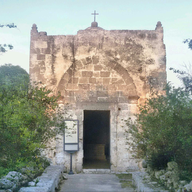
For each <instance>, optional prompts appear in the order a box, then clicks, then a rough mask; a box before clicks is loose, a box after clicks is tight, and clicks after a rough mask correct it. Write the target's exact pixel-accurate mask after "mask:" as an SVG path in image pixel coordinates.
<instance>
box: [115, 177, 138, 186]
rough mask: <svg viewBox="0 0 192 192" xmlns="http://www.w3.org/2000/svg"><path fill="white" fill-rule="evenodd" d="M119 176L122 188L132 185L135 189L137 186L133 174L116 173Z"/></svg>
mask: <svg viewBox="0 0 192 192" xmlns="http://www.w3.org/2000/svg"><path fill="white" fill-rule="evenodd" d="M116 176H117V177H118V178H119V181H120V183H121V187H122V188H127V187H131V188H133V189H135V186H134V185H133V184H132V174H116Z"/></svg>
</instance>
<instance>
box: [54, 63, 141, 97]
mask: <svg viewBox="0 0 192 192" xmlns="http://www.w3.org/2000/svg"><path fill="white" fill-rule="evenodd" d="M82 63H83V61H75V62H74V63H73V64H72V65H71V66H70V67H69V68H68V70H67V71H66V72H65V73H64V74H63V76H62V78H61V80H60V82H59V84H58V87H57V90H58V91H61V90H62V89H63V88H64V87H66V85H67V84H68V83H76V82H75V79H74V78H73V80H72V77H73V75H74V73H75V72H77V71H79V70H81V69H83V68H84V67H86V66H88V65H91V64H92V63H91V62H90V63H88V64H87V65H83V64H82ZM94 66H96V65H94ZM104 66H106V67H108V68H109V69H112V70H114V71H116V73H117V74H119V75H120V76H121V78H122V79H123V80H124V82H125V84H126V85H125V86H126V89H127V90H129V91H128V97H129V99H134V100H137V99H138V98H139V96H138V94H137V90H136V86H135V84H134V82H133V79H132V78H131V76H130V75H129V73H128V71H127V70H126V69H125V68H124V67H123V66H122V65H120V64H119V63H117V62H115V61H107V62H106V63H105V65H104ZM89 73H90V76H91V71H90V72H89ZM87 75H89V74H87Z"/></svg>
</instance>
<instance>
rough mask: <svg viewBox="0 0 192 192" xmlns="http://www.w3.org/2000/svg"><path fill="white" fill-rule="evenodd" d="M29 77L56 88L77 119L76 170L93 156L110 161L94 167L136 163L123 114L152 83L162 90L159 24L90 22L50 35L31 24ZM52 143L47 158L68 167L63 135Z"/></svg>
mask: <svg viewBox="0 0 192 192" xmlns="http://www.w3.org/2000/svg"><path fill="white" fill-rule="evenodd" d="M30 77H31V79H32V81H41V82H42V83H43V85H45V86H46V87H47V88H49V89H51V90H53V91H54V92H55V93H57V92H58V91H59V92H60V93H61V98H60V101H59V103H60V106H63V107H66V106H67V113H68V114H67V115H68V116H67V117H66V118H67V119H75V120H78V121H79V151H78V152H76V153H75V154H74V155H73V169H74V170H75V171H77V172H81V171H82V170H84V169H85V168H87V167H88V168H90V167H89V163H90V164H91V162H92V161H94V160H95V161H97V160H98V161H105V162H108V164H107V163H106V165H103V167H102V166H101V167H94V163H93V165H91V166H92V167H91V168H92V169H97V168H107V169H109V170H110V171H111V172H121V171H126V170H130V169H136V168H137V163H136V161H135V159H133V158H132V155H131V154H130V152H129V150H128V147H129V146H128V144H127V138H126V130H127V129H128V128H127V126H126V125H125V122H124V119H128V118H129V117H131V118H134V113H136V112H137V106H138V104H142V103H143V102H144V100H145V99H146V98H147V97H149V95H150V90H151V88H154V89H157V90H162V89H163V88H164V86H165V84H166V52H165V45H164V43H163V28H162V25H161V23H160V22H158V23H157V25H156V28H155V30H105V29H103V28H100V27H98V24H97V23H96V22H93V23H92V24H91V27H88V28H87V29H85V30H79V31H78V32H77V34H76V35H55V36H49V35H47V33H46V32H38V30H37V26H36V25H35V24H34V25H33V26H32V30H31V46H30ZM51 145H52V147H53V148H54V150H52V151H50V152H49V154H48V155H49V158H51V159H52V161H53V163H55V164H65V165H66V167H68V168H69V154H68V153H66V152H64V151H63V140H62V137H61V140H60V141H55V142H52V144H51ZM89 159H91V161H90V162H89ZM87 162H88V164H86V163H87ZM101 164H102V163H101ZM86 166H87V167H86Z"/></svg>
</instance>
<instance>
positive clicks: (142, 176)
mask: <svg viewBox="0 0 192 192" xmlns="http://www.w3.org/2000/svg"><path fill="white" fill-rule="evenodd" d="M132 178H133V182H134V185H135V186H136V189H137V192H150V191H156V192H168V190H165V189H163V188H162V187H158V186H157V182H150V177H149V176H148V175H147V173H145V172H133V173H132ZM146 179H147V182H146V181H145V180H146Z"/></svg>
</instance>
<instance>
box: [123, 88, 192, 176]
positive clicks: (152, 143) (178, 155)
mask: <svg viewBox="0 0 192 192" xmlns="http://www.w3.org/2000/svg"><path fill="white" fill-rule="evenodd" d="M136 117H137V119H136V121H134V122H133V121H132V120H131V119H129V120H128V121H127V125H128V127H129V131H128V133H129V134H130V136H131V140H128V143H129V144H130V150H132V151H133V152H134V156H135V157H137V158H145V159H146V160H147V162H148V163H149V164H150V165H151V167H152V168H154V169H162V168H165V167H166V165H167V162H169V161H172V160H174V161H176V162H177V163H178V165H179V167H180V169H182V170H187V171H188V172H192V100H191V98H190V95H189V92H186V91H184V90H183V89H181V88H178V89H175V88H172V87H171V86H170V85H167V87H166V93H165V95H158V94H153V95H152V97H151V98H150V99H148V100H147V101H146V103H145V104H144V105H142V106H140V107H139V113H138V114H137V115H136Z"/></svg>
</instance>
